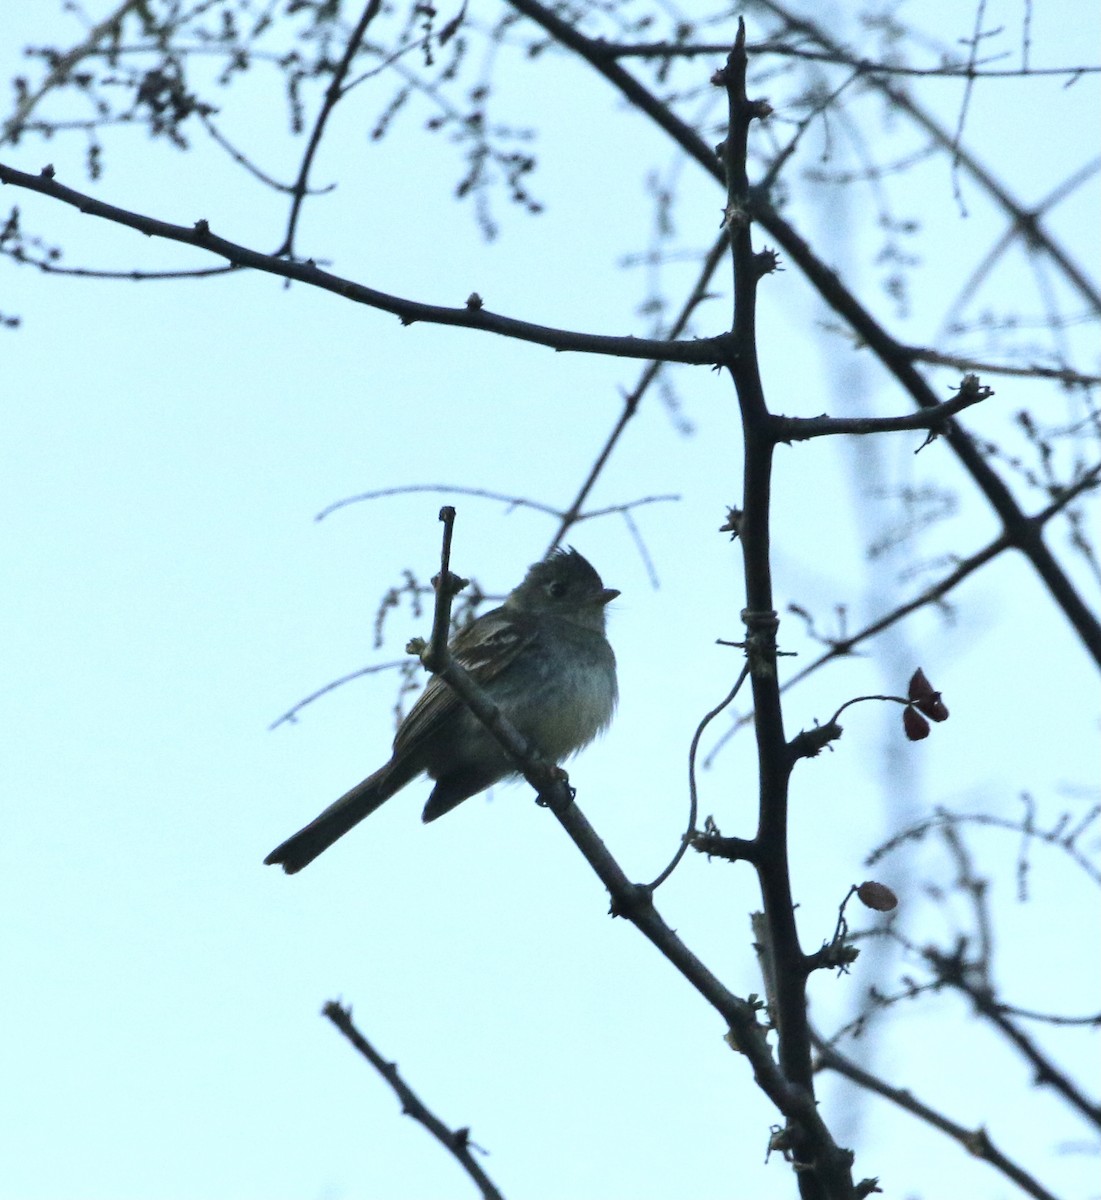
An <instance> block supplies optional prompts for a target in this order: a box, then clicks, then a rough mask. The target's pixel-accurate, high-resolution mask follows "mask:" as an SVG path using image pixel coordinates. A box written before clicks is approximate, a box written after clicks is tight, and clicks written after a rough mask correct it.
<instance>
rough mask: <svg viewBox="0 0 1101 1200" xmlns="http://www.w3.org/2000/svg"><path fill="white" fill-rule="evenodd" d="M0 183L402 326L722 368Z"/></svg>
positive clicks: (66, 195)
mask: <svg viewBox="0 0 1101 1200" xmlns="http://www.w3.org/2000/svg"><path fill="white" fill-rule="evenodd" d="M0 183H5V184H11V185H13V186H15V187H22V188H26V189H28V190H29V191H32V192H39V193H41V194H42V195H43V196H49V197H50V198H51V199H54V200H59V201H61V202H62V203H63V204H68V205H70V206H71V207H73V208H76V209H79V210H80V211H81V212H83V213H88V214H90V215H92V216H95V217H101V218H103V219H104V220H107V221H113V222H115V224H117V225H125V226H126V227H127V228H129V229H136V230H138V232H140V233H144V234H146V235H147V236H148V237H158V238H164V239H165V240H167V241H171V242H181V243H182V244H184V245H186V246H194V247H195V248H196V249H199V250H204V251H206V252H208V253H210V254H215V255H217V256H218V257H219V258H224V259H225V260H226V261H227V262H230V263H233V264H234V265H235V266H238V267H250V268H252V269H253V270H255V271H263V272H265V273H267V274H269V275H279V276H282V278H284V279H294V280H297V281H298V282H299V283H306V284H309V285H310V286H311V287H318V288H322V289H323V290H325V291H328V292H333V293H335V294H336V295H338V296H341V297H343V298H344V299H345V300H351V301H352V302H353V303H355V304H363V305H366V306H367V307H369V308H377V309H381V310H382V311H383V312H388V313H393V314H394V315H395V316H397V317H399V318H400V319H401V323H402V324H403V325H413V324H415V323H416V322H417V321H425V322H428V323H431V324H434V325H456V326H460V327H462V328H465V329H477V330H481V331H482V332H484V333H496V334H500V335H501V336H502V337H511V338H515V339H516V340H517V341H522V342H532V343H534V344H536V345H539V346H549V347H551V348H552V349H554V350H573V351H579V352H582V353H587V354H606V355H610V356H613V357H619V358H649V359H657V360H659V361H661V362H679V363H695V364H697V365H707V366H714V365H715V364H716V363H718V362H722V361H723V360H724V358H725V357H726V354H727V350H726V339H725V338H722V337H717V338H696V339H694V340H692V341H686V342H677V341H663V340H660V339H655V338H636V337H612V336H607V335H602V334H593V333H580V332H577V331H573V330H568V329H555V328H553V327H551V326H548V325H536V324H533V323H531V322H529V321H520V320H517V319H516V318H514V317H505V316H501V315H500V314H498V313H492V312H489V311H488V310H487V309H485V308H483V307H482V305H481V301H480V299H479V298H477V297H475V296H471V297H470V299H469V300H468V301H467V303H466V305H465V306H464V307H463V308H444V307H443V306H441V305H437V304H422V303H420V302H419V301H416V300H409V299H406V298H405V297H403V296H393V295H390V294H389V293H388V292H380V291H378V290H376V289H375V288H369V287H365V286H364V285H363V284H360V283H354V282H352V280H350V279H345V278H343V277H342V276H340V275H334V274H332V273H331V272H329V271H323V270H322V269H321V268H320V267H318V266H317V264H316V263H315V262H313V260H312V259H310V260H307V261H306V262H291V261H288V260H287V259H284V258H279V257H278V256H276V255H273V254H262V253H261V252H260V251H258V250H251V249H249V248H248V247H247V246H242V245H239V244H238V243H237V242H231V241H229V240H228V239H227V238H222V237H218V236H217V235H216V234H213V233H211V231H210V226H209V225H208V223H207V222H206V221H196V223H195V224H194V225H191V226H187V225H173V224H170V223H169V222H168V221H160V220H157V219H156V218H154V217H147V216H144V215H142V214H141V213H135V212H130V211H129V210H128V209H125V208H118V207H116V206H115V205H113V204H105V203H104V202H103V201H102V200H97V199H95V197H93V196H89V195H86V194H85V193H84V192H78V191H77V190H76V189H75V188H71V187H66V186H65V184H63V183H58V182H57V181H56V180H55V179H54V176H53V168H52V167H46V168H45V169H44V170H43V171H42V172H41V173H40V174H38V175H30V174H28V173H27V172H25V171H17V170H15V168H13V167H9V166H7V165H6V164H4V163H0Z"/></svg>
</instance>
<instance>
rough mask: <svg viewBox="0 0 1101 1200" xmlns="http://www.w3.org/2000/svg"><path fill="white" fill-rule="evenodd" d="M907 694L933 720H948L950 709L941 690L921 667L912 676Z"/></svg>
mask: <svg viewBox="0 0 1101 1200" xmlns="http://www.w3.org/2000/svg"><path fill="white" fill-rule="evenodd" d="M906 695H907V696H908V697H909V699H910V700H912V701H913V702H914V704H915V705H916V706H917V707H918V708H920V709H921V711H922V712H923V713H924V714H925V715H926V716H927V717H928V718H929V719H930V720H931V721H947V720H948V709H947V708H946V707H945V704H944V701H943V700H942V699H941V698H940V692H938V691H937V690H936V689H935V688H934V687H933V685H932V684H931V683H930V682H929V680H928V679H926V677H925V672H924V671H923V670H922V669H921V668H920V667H918V669H917V670H916V671H915V672H914V673H913V675H911V676H910V688H909V690H908V691H907V693H906ZM923 736H924V735H923Z"/></svg>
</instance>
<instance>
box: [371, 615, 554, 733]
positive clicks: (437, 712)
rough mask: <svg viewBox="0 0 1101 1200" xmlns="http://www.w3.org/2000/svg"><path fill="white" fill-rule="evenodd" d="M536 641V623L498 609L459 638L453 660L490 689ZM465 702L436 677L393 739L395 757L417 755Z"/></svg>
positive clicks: (479, 620) (480, 684)
mask: <svg viewBox="0 0 1101 1200" xmlns="http://www.w3.org/2000/svg"><path fill="white" fill-rule="evenodd" d="M535 638H536V626H535V623H534V622H533V621H532V620H531V619H530V618H528V617H526V616H525V615H524V614H522V613H506V612H505V611H504V609H501V608H495V609H493V611H492V612H488V613H486V614H485V616H482V617H479V618H478V620H476V621H475V622H474V624H473V625H470V626H468V627H467V628H466V629H464V630H462V631H461V632H460V633H458V634H456V636H455V637H454V639H453V640H452V642H451V644H450V647H449V648H450V650H451V654H452V656H453V657H454V658H455V660H456V662H458V663H459V665H460V666H462V667H464V668H465V669H466V670H467V671H468V672H469V673H470V675H471V678H472V679H473V680H474V682H475V683H476V684H478V686H479V687H487V686H488V685H489V684H490V683H491V682H492V681H493V680H494V679H496V678H497V677H498V676H499V675H500V674H501V672H502V671H504V670H506V669H507V668H508V666H509V665H510V664H511V663H512V662H514V661H515V659H516V656H517V655H518V654H519V653H520V652H521V651H522V650H523V649H524V648H525V647H526V646H529V645H531V643H532V642H533V641H534V640H535ZM461 703H462V701H461V700H460V699H459V697H458V696H457V695H456V694H455V693H454V692H453V691H452V690H451V688H450V687H448V685H447V684H446V683H444V681H443V680H442V679H440V678H439V677H438V676H435V675H433V676H432V678H431V679H430V680H429V681H428V685H427V686H426V687H425V689H424V691H423V692H422V693H421V695H420V698H419V699H418V700H417V702H416V704H414V705H413V707H412V708H411V709H410V710H409V715H408V716H407V717H406V718H405V720H404V721H402V723H401V727H400V728H399V729H398V734H397V737H396V738H395V739H394V753H395V755H397V754H399V753H402V754H408V753H409V752H410V751H416V750H417V749H419V748H420V747H421V746H423V745H425V744H426V743H427V742H429V741H431V740H432V738H433V737H434V736H435V734H436V731H437V730H438V729H439V727H440V725H441V723H442V722H444V721H445V720H446V719H447V717H448V716H449V715H450V714H451V713H452V712H454V711H455V708H456V707H457V706H458V705H460V704H461Z"/></svg>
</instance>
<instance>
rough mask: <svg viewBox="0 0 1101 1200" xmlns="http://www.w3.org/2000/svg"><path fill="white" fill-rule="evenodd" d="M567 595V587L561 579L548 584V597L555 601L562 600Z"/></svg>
mask: <svg viewBox="0 0 1101 1200" xmlns="http://www.w3.org/2000/svg"><path fill="white" fill-rule="evenodd" d="M565 594H566V585H565V584H564V583H563V582H562V580H561V579H555V580H554V581H553V582H551V583H548V584H547V595H548V596H552V597H553V598H554V599H555V600H560V599H561V598H562V597H563V596H564V595H565Z"/></svg>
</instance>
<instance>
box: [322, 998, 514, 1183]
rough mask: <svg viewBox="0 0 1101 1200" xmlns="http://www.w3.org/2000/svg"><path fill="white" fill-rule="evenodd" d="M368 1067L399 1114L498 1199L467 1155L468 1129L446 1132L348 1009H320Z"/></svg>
mask: <svg viewBox="0 0 1101 1200" xmlns="http://www.w3.org/2000/svg"><path fill="white" fill-rule="evenodd" d="M321 1012H322V1015H323V1016H325V1017H327V1018H328V1019H329V1020H330V1021H332V1023H333V1024H334V1025H335V1026H336V1027H337V1029H339V1030H340V1032H341V1033H342V1034H344V1036H345V1037H346V1038H347V1039H348V1041H349V1042H351V1043H352V1045H353V1046H354V1047H355V1048H356V1049H357V1050H358V1051H359V1052H360V1054H362V1055H363V1057H364V1058H365V1059H366V1060H367V1061H368V1062H369V1063H370V1064H371V1066H372V1067H374V1068H375V1070H376V1071H377V1072H378V1073H379V1074H380V1075H381V1076H382V1077H383V1079H385V1080H386V1082H387V1083H388V1084H389V1085H390V1087H391V1088H393V1090H394V1094H395V1095H396V1096H397V1098H398V1099H399V1100H400V1101H401V1111H402V1112H403V1113H404V1114H405V1116H407V1117H412V1118H413V1120H414V1121H418V1122H419V1123H420V1124H421V1125H423V1126H424V1127H425V1129H427V1130H428V1132H429V1133H430V1134H431V1135H432V1136H433V1137H434V1138H435V1139H436V1141H438V1142H439V1143H440V1145H441V1146H443V1148H444V1149H445V1150H447V1151H449V1152H450V1153H451V1154H453V1155H454V1156H455V1158H456V1159H457V1160H458V1162H459V1165H460V1166H461V1167H462V1169H463V1170H464V1171H465V1172H466V1173H467V1174H468V1175H469V1176H470V1178H471V1179H473V1180H474V1183H475V1184H476V1186H477V1188H478V1190H479V1191H480V1192H481V1193H482V1196H483V1198H484V1200H501V1193H500V1192H499V1191H498V1190H497V1187H496V1185H495V1184H494V1183H493V1180H492V1179H490V1177H489V1176H488V1175H487V1174H486V1173H485V1171H483V1170H482V1168H481V1167H480V1166H479V1165H478V1163H477V1162H476V1161H475V1159H474V1156H473V1155H472V1154H471V1153H470V1146H471V1142H470V1130H469V1129H467V1128H462V1129H449V1128H448V1127H447V1126H446V1125H445V1124H444V1123H443V1121H441V1120H440V1118H439V1117H437V1116H436V1114H435V1113H434V1112H433V1111H432V1110H431V1109H430V1108H429V1107H428V1105H426V1104H425V1103H424V1101H423V1100H421V1098H420V1097H419V1096H418V1095H417V1093H416V1092H414V1091H413V1089H412V1088H411V1087H410V1086H409V1085H408V1084H407V1083H406V1082H405V1080H404V1079H402V1077H401V1074H400V1073H399V1071H398V1067H397V1063H392V1062H387V1060H386V1059H385V1058H383V1057H382V1055H381V1054H379V1052H378V1051H377V1050H376V1049H375V1048H374V1046H372V1045H371V1043H370V1042H369V1041H368V1040H367V1039H366V1038H365V1037H364V1036H363V1034H362V1033H360V1031H359V1030H358V1029H357V1028H356V1027H355V1025H354V1024H353V1023H352V1010H351V1009H350V1008H345V1007H344V1006H343V1005H342V1004H338V1003H337V1001H335V1000H330V1001H328V1003H327V1004H326V1005H325V1007H324V1008H323V1009H322V1010H321Z"/></svg>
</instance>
